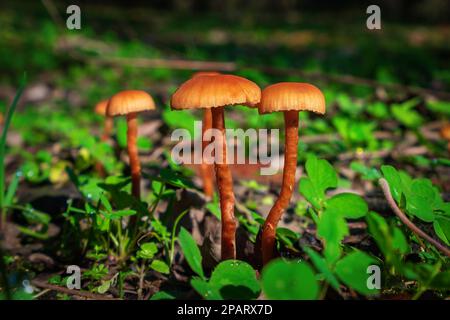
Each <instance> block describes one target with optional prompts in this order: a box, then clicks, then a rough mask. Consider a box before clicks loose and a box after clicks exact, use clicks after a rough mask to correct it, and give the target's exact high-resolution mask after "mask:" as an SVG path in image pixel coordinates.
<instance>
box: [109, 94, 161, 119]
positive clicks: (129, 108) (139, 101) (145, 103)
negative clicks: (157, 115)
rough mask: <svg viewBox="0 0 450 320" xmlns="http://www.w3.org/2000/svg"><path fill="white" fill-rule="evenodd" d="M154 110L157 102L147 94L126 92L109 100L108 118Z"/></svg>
mask: <svg viewBox="0 0 450 320" xmlns="http://www.w3.org/2000/svg"><path fill="white" fill-rule="evenodd" d="M154 109H155V102H154V101H153V98H152V97H151V96H150V95H149V94H148V93H147V92H145V91H140V90H125V91H121V92H119V93H117V94H115V95H113V96H112V97H111V99H109V103H108V108H107V110H106V113H107V115H108V116H119V115H125V114H128V113H133V112H141V111H147V110H154Z"/></svg>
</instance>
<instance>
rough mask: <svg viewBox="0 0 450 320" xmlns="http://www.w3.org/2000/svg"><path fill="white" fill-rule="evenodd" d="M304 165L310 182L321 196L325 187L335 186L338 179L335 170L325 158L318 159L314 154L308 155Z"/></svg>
mask: <svg viewBox="0 0 450 320" xmlns="http://www.w3.org/2000/svg"><path fill="white" fill-rule="evenodd" d="M305 166H306V173H307V174H308V177H309V178H310V179H311V183H312V184H313V185H314V187H315V190H316V192H318V195H319V196H321V197H322V198H323V197H324V195H325V191H326V190H327V189H329V188H336V187H337V183H338V179H337V174H336V171H335V170H334V168H333V166H332V165H331V164H330V163H329V162H328V161H327V160H323V159H318V158H317V157H316V156H315V155H310V156H308V159H307V161H306V165H305Z"/></svg>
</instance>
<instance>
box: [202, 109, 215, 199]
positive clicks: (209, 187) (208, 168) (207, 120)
mask: <svg viewBox="0 0 450 320" xmlns="http://www.w3.org/2000/svg"><path fill="white" fill-rule="evenodd" d="M211 127H212V113H211V109H205V110H204V113H203V124H202V164H201V166H200V170H201V174H202V180H203V192H204V193H205V195H206V196H207V197H209V198H212V196H213V194H214V184H213V178H212V177H213V172H214V170H213V166H212V165H210V164H207V163H205V160H204V155H203V152H204V150H205V148H206V146H207V145H208V144H209V143H210V141H206V140H205V132H206V130H208V129H211Z"/></svg>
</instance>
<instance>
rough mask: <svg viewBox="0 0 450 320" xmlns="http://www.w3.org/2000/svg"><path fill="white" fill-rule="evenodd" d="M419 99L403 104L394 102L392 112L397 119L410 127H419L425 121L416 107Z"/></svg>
mask: <svg viewBox="0 0 450 320" xmlns="http://www.w3.org/2000/svg"><path fill="white" fill-rule="evenodd" d="M418 102H419V100H418V99H417V98H416V99H411V100H408V101H405V102H403V103H401V104H396V103H394V104H393V105H392V106H391V112H392V114H393V116H394V117H395V119H397V120H398V121H399V122H400V123H402V124H403V125H405V126H406V127H409V128H417V127H418V126H420V125H421V124H422V122H423V118H422V116H421V115H420V113H418V112H417V111H416V110H414V107H415V106H416V105H417V104H418Z"/></svg>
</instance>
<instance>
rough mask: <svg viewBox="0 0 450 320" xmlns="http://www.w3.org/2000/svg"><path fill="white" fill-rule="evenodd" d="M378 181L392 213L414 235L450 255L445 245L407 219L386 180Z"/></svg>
mask: <svg viewBox="0 0 450 320" xmlns="http://www.w3.org/2000/svg"><path fill="white" fill-rule="evenodd" d="M378 183H379V184H380V187H381V189H382V190H383V193H384V196H385V198H386V200H387V202H388V204H389V206H390V207H391V209H392V211H394V213H395V214H396V215H397V217H398V218H399V219H400V221H401V222H403V223H404V224H405V225H406V226H407V227H408V228H409V229H410V230H411V231H412V232H414V233H415V234H416V235H418V236H419V237H421V238H423V239H425V240H426V241H428V242H430V243H431V244H432V245H434V246H435V247H436V248H437V249H439V250H440V251H441V252H442V253H444V254H445V255H446V256H447V257H450V250H449V249H448V248H447V247H445V246H444V245H442V244H441V243H439V242H438V241H436V240H434V239H433V238H432V237H430V236H429V235H428V234H426V233H425V232H423V231H422V230H421V229H419V228H418V227H417V226H416V225H415V224H414V223H413V222H412V221H411V220H409V219H408V217H407V216H406V215H405V214H404V213H403V211H402V210H400V208H399V207H398V206H397V203H395V200H394V198H393V197H392V194H391V189H390V188H389V183H388V182H387V181H386V179H384V178H381V179H379V180H378Z"/></svg>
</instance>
